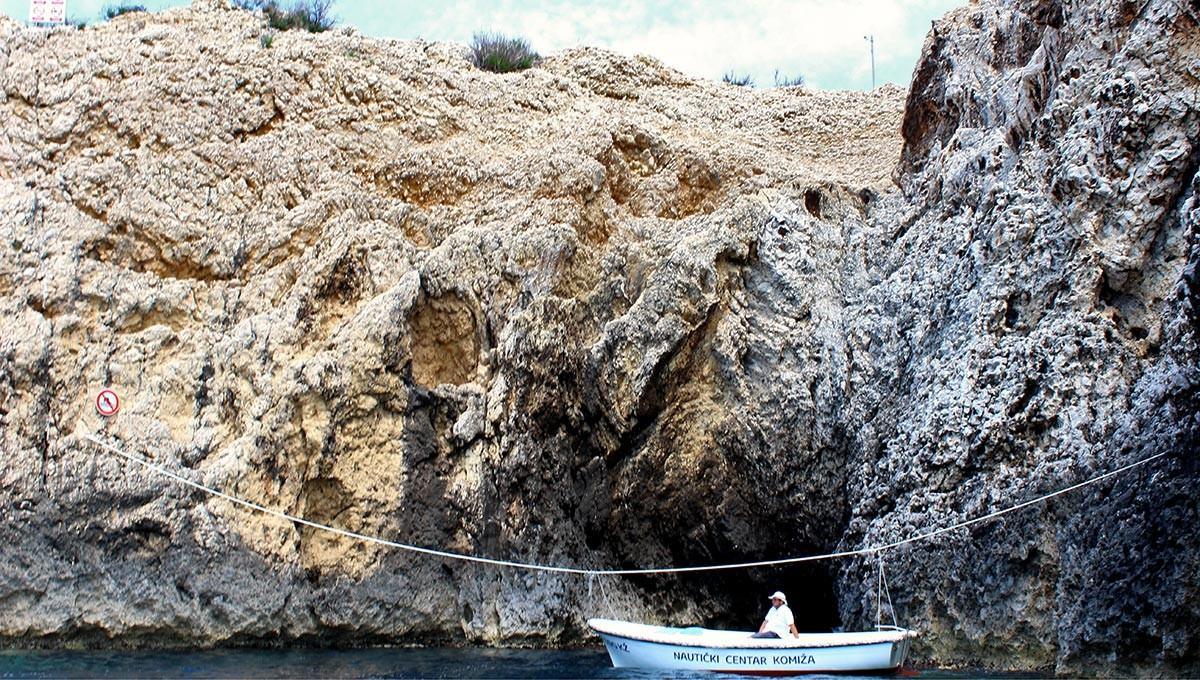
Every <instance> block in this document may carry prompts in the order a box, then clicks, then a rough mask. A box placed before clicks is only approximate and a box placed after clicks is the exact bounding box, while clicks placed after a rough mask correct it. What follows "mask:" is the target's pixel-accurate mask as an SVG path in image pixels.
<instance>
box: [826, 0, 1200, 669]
mask: <svg viewBox="0 0 1200 680" xmlns="http://www.w3.org/2000/svg"><path fill="white" fill-rule="evenodd" d="M1196 17H1197V13H1196V11H1195V8H1194V5H1193V6H1192V7H1190V8H1189V7H1185V6H1184V5H1182V4H1177V3H1173V2H1148V3H1120V2H1094V3H1080V4H1078V5H1071V4H1068V3H1057V2H1015V3H979V4H972V5H971V6H969V7H965V8H962V9H959V10H956V11H954V12H952V13H950V14H949V15H947V16H946V17H945V18H944V19H942V20H941V21H939V22H937V23H936V24H935V26H934V27H933V30H932V31H931V33H930V35H929V37H928V39H927V41H926V44H925V49H924V52H923V56H922V59H921V62H920V63H919V64H918V66H917V69H916V72H915V75H914V81H913V83H912V88H911V91H910V93H909V95H908V103H907V105H906V109H905V114H904V122H903V125H902V134H903V136H904V150H903V152H902V154H901V157H902V160H901V163H900V165H899V166H898V168H897V171H896V178H897V181H898V184H899V185H900V187H902V189H903V191H902V192H898V193H896V194H894V195H890V196H889V200H888V201H886V202H884V203H883V204H882V205H881V206H880V207H879V208H878V209H877V210H876V211H874V212H873V213H872V219H871V220H870V223H869V229H870V230H871V233H870V235H867V236H865V237H864V238H865V239H866V240H868V241H869V242H873V243H876V244H880V247H875V248H871V249H870V252H871V255H870V257H869V259H868V264H867V266H866V269H867V271H868V272H869V280H868V281H867V284H868V285H867V286H865V287H863V288H861V289H858V290H856V291H855V292H854V295H853V298H852V299H851V300H850V302H849V305H848V307H849V308H850V309H853V310H856V311H855V312H854V313H851V314H848V315H847V316H848V318H850V319H852V321H851V322H850V323H849V324H848V325H847V329H846V330H847V337H848V340H847V346H848V352H849V353H850V354H851V355H852V356H853V361H852V364H851V366H850V381H851V384H852V386H853V393H852V395H851V396H850V399H849V403H850V407H849V409H848V411H849V412H848V414H847V416H846V418H845V422H846V423H847V424H848V425H849V424H853V425H852V427H853V432H854V436H853V439H852V442H851V444H850V446H849V449H848V451H849V456H850V458H849V459H850V461H852V462H851V463H850V465H849V468H850V469H851V470H854V471H856V472H858V473H860V474H854V475H851V476H850V479H849V481H848V491H847V498H848V501H849V502H850V503H851V506H852V507H851V518H850V520H849V522H848V527H847V533H846V535H845V539H844V540H845V541H846V543H847V544H849V545H858V544H861V543H868V544H885V543H889V542H892V541H896V540H901V539H905V538H908V537H910V536H913V535H914V534H916V533H919V532H921V531H924V530H926V529H927V528H933V527H937V526H947V525H949V524H952V523H953V520H956V519H966V518H969V517H972V516H976V515H982V514H985V513H987V512H989V511H992V510H997V509H1000V508H1002V507H1005V506H1007V505H1011V504H1014V503H1016V502H1018V501H1021V500H1024V499H1027V498H1033V497H1036V496H1037V495H1039V494H1040V493H1044V492H1049V491H1053V490H1055V489H1057V488H1062V487H1065V486H1068V485H1070V484H1071V483H1073V482H1077V481H1082V480H1084V479H1087V478H1090V477H1092V476H1094V475H1096V474H1099V473H1101V472H1104V471H1106V470H1110V469H1114V468H1116V467H1118V466H1120V465H1121V464H1125V463H1129V462H1133V461H1135V460H1140V459H1143V458H1146V457H1148V456H1151V455H1155V454H1160V453H1165V454H1167V455H1166V456H1165V457H1164V458H1163V459H1160V460H1158V461H1156V462H1155V463H1152V464H1150V465H1148V466H1146V467H1143V468H1140V469H1138V470H1136V471H1130V472H1128V473H1125V474H1123V475H1121V476H1119V477H1116V478H1114V479H1112V480H1111V481H1106V482H1103V483H1101V484H1099V485H1097V486H1092V487H1089V488H1088V489H1087V490H1084V491H1079V492H1076V493H1074V494H1072V495H1067V496H1062V497H1060V498H1058V499H1055V500H1052V501H1050V502H1048V503H1046V504H1042V505H1038V506H1036V507H1031V508H1028V509H1026V510H1023V511H1021V512H1020V513H1019V514H1013V515H1008V516H1007V517H1005V518H1004V519H1003V520H1000V521H997V522H995V523H993V524H988V525H983V526H980V527H977V528H973V529H971V530H969V531H968V530H964V531H959V532H956V533H951V534H948V535H946V536H943V537H941V538H939V539H938V540H937V541H935V542H930V543H928V544H922V545H920V546H913V547H911V548H901V549H898V550H896V551H893V552H891V553H889V554H888V555H887V560H888V563H889V564H890V566H891V576H892V581H891V585H892V592H893V595H895V596H896V607H897V610H898V611H899V612H901V613H902V614H903V615H904V616H905V617H908V618H909V619H911V620H916V621H921V622H922V624H923V626H924V627H925V628H926V630H928V631H929V632H930V633H931V635H927V636H926V637H925V638H924V641H923V646H922V649H923V650H924V651H923V652H922V653H924V654H927V655H928V656H929V657H930V658H932V659H944V660H950V659H954V660H958V661H962V662H973V663H985V664H990V665H1000V666H1003V665H1008V664H1011V663H1012V661H1013V659H1018V658H1019V659H1022V660H1023V662H1024V663H1025V664H1026V665H1029V666H1046V667H1053V668H1056V669H1057V670H1058V671H1060V672H1065V673H1078V672H1087V673H1100V674H1124V673H1129V672H1135V671H1139V670H1145V669H1153V671H1154V672H1158V673H1162V672H1167V671H1168V669H1170V672H1190V673H1195V672H1196V669H1197V663H1200V654H1198V651H1200V649H1198V645H1200V641H1198V640H1197V635H1196V631H1197V630H1200V626H1198V622H1200V600H1198V599H1197V594H1198V592H1200V571H1198V570H1197V569H1195V565H1196V564H1197V560H1198V559H1200V551H1198V548H1200V543H1198V542H1197V541H1196V539H1195V538H1194V533H1195V532H1194V528H1195V527H1196V526H1197V525H1198V521H1200V504H1198V501H1197V490H1198V489H1200V485H1198V484H1197V482H1198V480H1200V477H1198V471H1197V458H1196V452H1197V450H1198V443H1200V408H1198V406H1200V402H1198V398H1197V386H1198V384H1200V378H1198V371H1200V354H1198V346H1197V330H1198V329H1200V325H1198V324H1200V317H1198V316H1197V308H1198V306H1200V298H1197V295H1196V293H1197V290H1198V289H1197V283H1198V282H1197V280H1196V268H1197V265H1198V262H1200V261H1198V260H1197V255H1198V254H1200V250H1197V248H1198V236H1197V232H1198V230H1200V204H1198V203H1197V195H1196V189H1197V185H1198V182H1200V179H1198V178H1197V164H1198V163H1200V148H1198V140H1200V114H1198V111H1197V101H1198V99H1197V95H1198V94H1200V87H1198V86H1200V80H1198V79H1197V75H1200V60H1198V58H1200V40H1198V39H1197V38H1198V36H1200V25H1198V24H1197V18H1196ZM871 576H872V574H871V569H870V567H869V566H867V565H865V564H857V565H856V564H851V563H843V564H842V571H841V579H840V581H839V583H840V584H841V587H840V588H839V589H838V590H839V594H840V596H841V611H842V613H843V616H847V615H848V614H849V612H854V611H858V612H862V617H864V618H865V617H868V616H871V615H873V613H874V609H875V604H874V600H873V598H868V597H864V596H863V595H862V591H863V589H862V588H861V587H859V588H857V589H856V588H855V586H856V585H859V584H863V583H865V582H867V581H869V580H870V578H871Z"/></svg>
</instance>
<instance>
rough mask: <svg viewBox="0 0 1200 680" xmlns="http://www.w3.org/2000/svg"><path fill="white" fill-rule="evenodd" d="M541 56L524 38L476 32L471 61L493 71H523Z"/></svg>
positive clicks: (472, 41) (472, 44)
mask: <svg viewBox="0 0 1200 680" xmlns="http://www.w3.org/2000/svg"><path fill="white" fill-rule="evenodd" d="M538 59H541V57H540V56H539V55H538V53H537V52H534V51H533V48H532V47H530V46H529V41H528V40H526V39H524V38H510V37H508V36H505V35H501V34H499V33H476V34H475V37H474V39H472V40H471V63H473V64H475V66H477V67H479V68H481V69H483V70H485V71H491V72H493V73H508V72H509V71H521V70H524V69H527V68H529V67H530V66H533V65H534V64H536V63H537V62H538Z"/></svg>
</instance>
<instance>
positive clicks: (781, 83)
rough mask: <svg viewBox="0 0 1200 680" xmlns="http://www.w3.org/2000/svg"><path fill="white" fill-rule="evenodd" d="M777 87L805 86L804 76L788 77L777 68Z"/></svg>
mask: <svg viewBox="0 0 1200 680" xmlns="http://www.w3.org/2000/svg"><path fill="white" fill-rule="evenodd" d="M775 87H804V76H799V75H798V76H795V77H788V76H785V75H782V74H780V73H779V69H775Z"/></svg>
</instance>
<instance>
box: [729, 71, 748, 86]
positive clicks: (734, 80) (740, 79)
mask: <svg viewBox="0 0 1200 680" xmlns="http://www.w3.org/2000/svg"><path fill="white" fill-rule="evenodd" d="M721 80H722V81H724V82H726V83H729V84H730V85H737V86H738V87H754V79H753V78H751V77H750V74H748V73H747V74H743V75H739V74H737V73H734V72H733V71H727V72H726V73H725V75H723V76H721Z"/></svg>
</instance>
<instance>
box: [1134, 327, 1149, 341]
mask: <svg viewBox="0 0 1200 680" xmlns="http://www.w3.org/2000/svg"><path fill="white" fill-rule="evenodd" d="M1129 334H1130V335H1132V336H1133V337H1134V338H1135V339H1137V340H1145V339H1146V338H1148V337H1150V331H1148V330H1146V329H1145V328H1142V327H1141V326H1133V327H1131V328H1130V329H1129Z"/></svg>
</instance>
